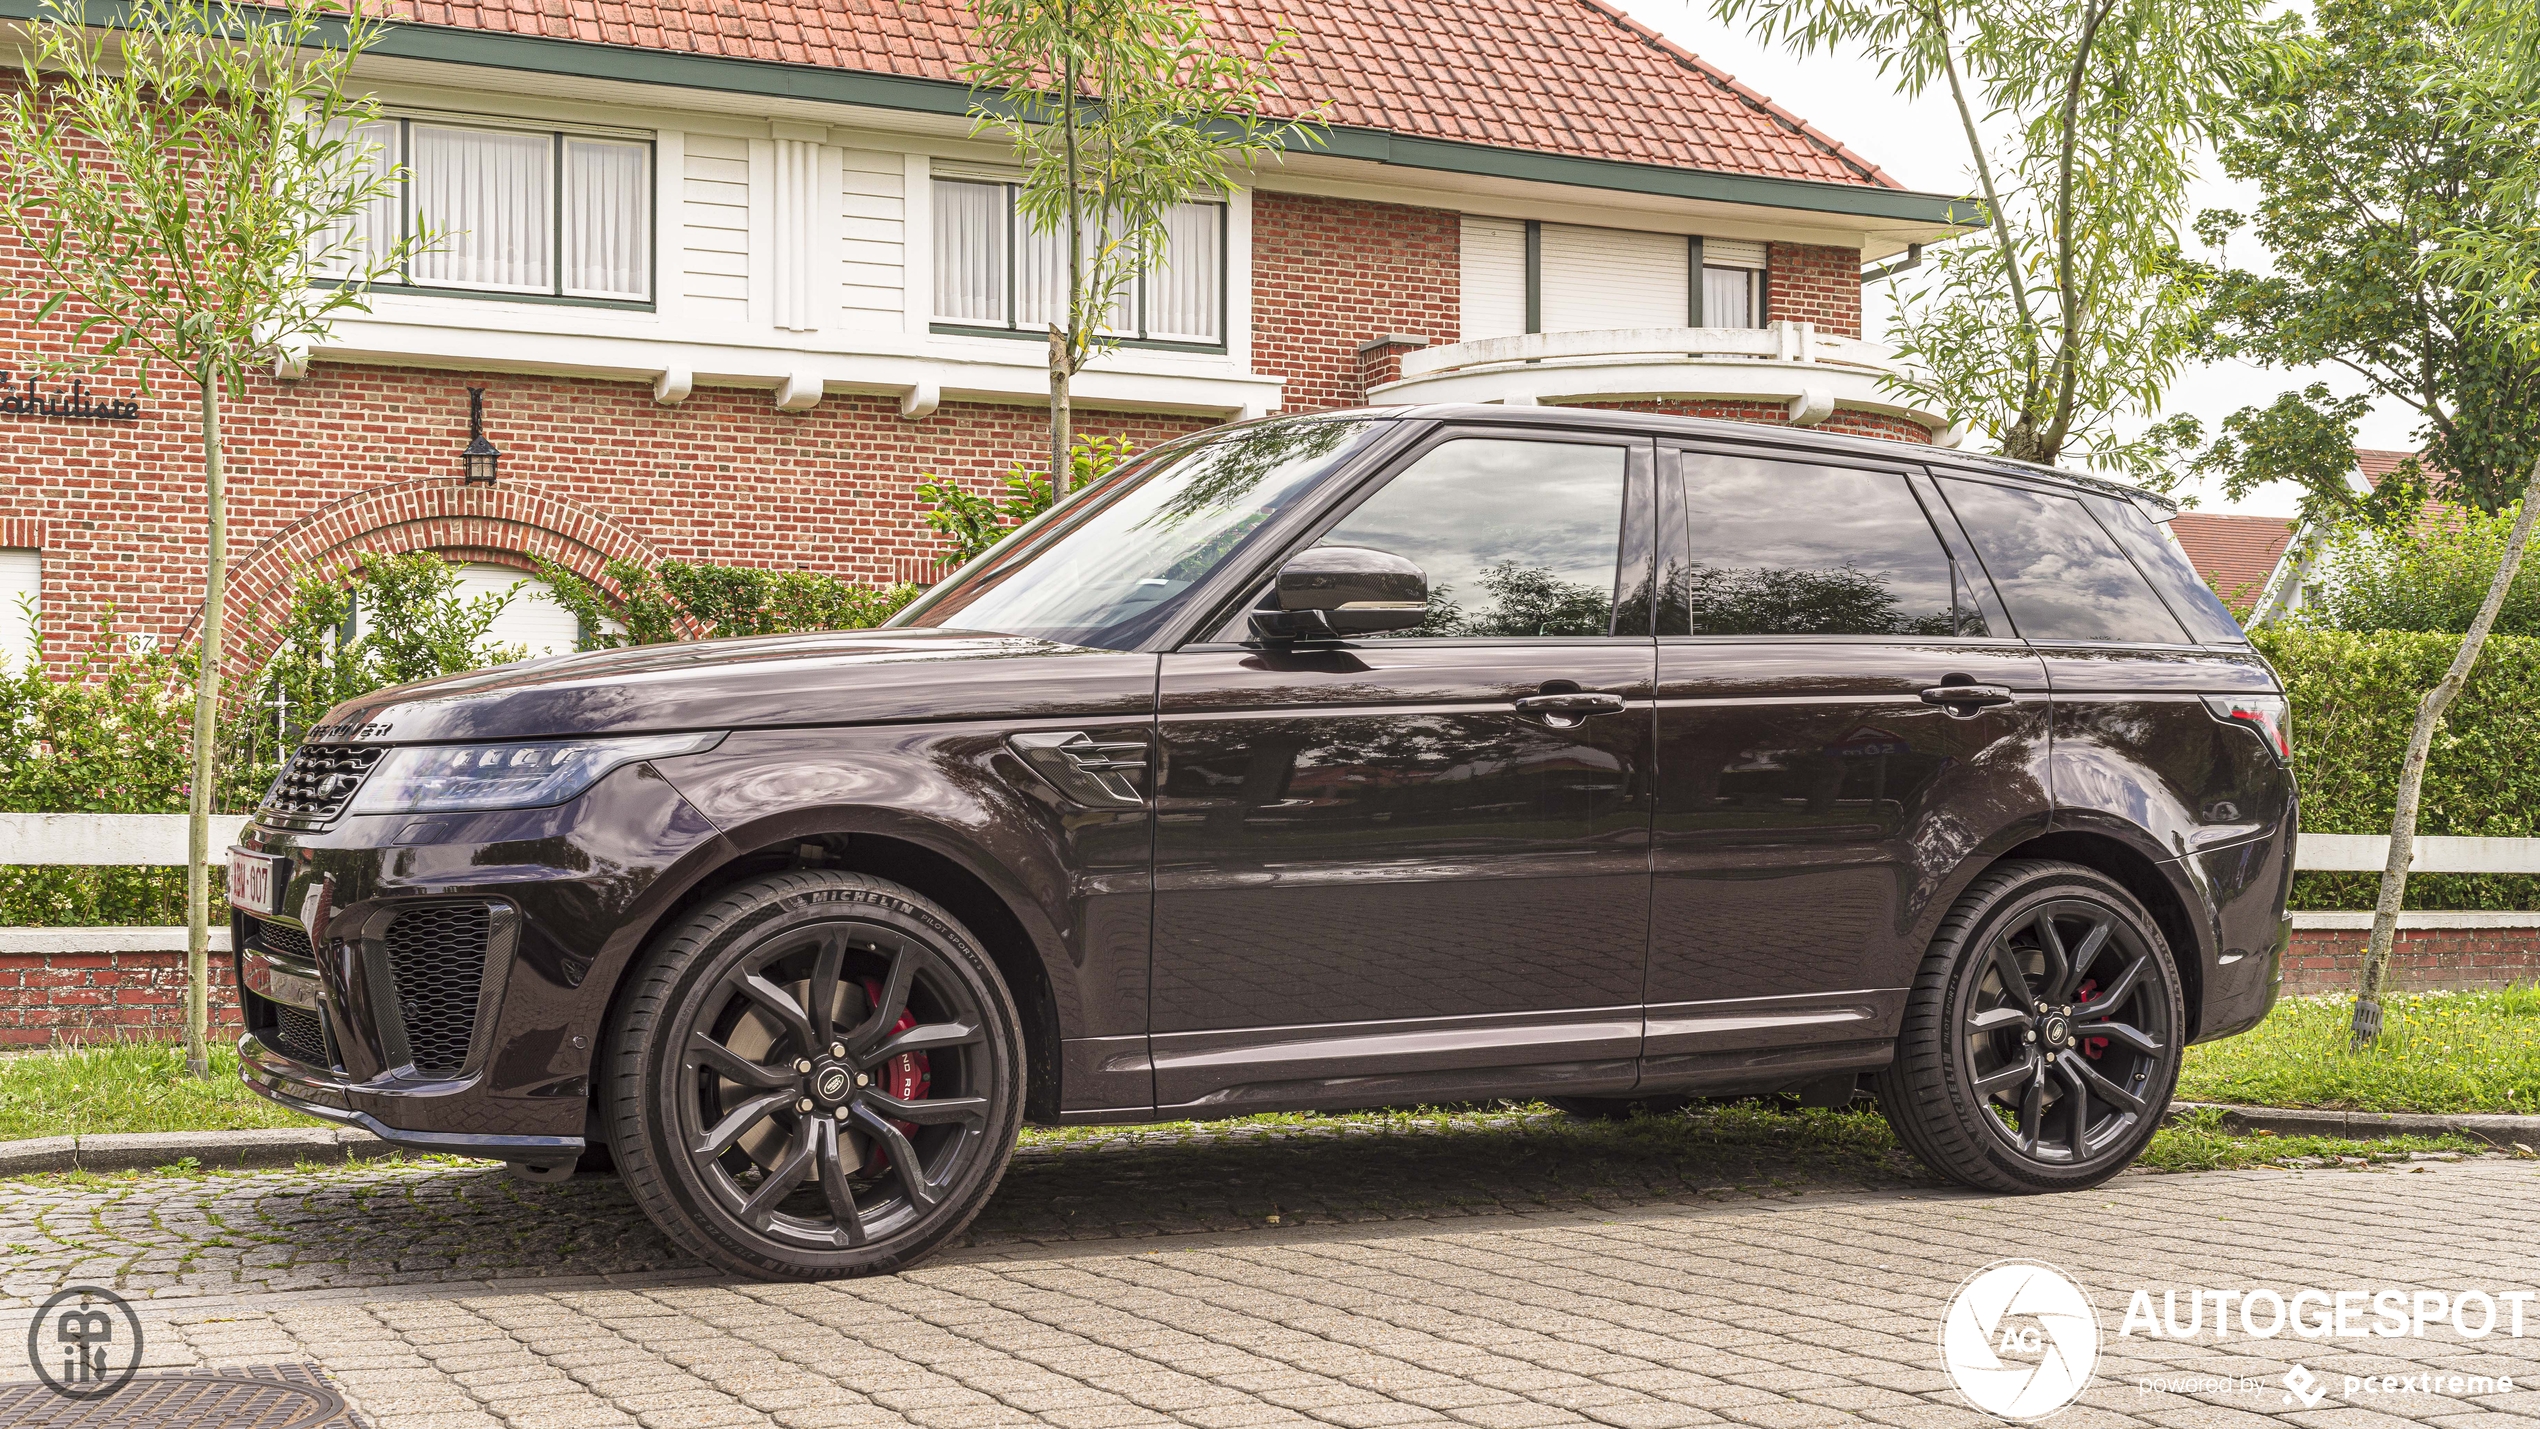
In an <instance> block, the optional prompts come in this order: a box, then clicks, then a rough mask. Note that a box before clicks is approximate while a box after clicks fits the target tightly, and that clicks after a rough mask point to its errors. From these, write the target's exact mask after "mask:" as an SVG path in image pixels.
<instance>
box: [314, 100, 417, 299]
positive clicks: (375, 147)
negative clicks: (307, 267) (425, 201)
mask: <svg viewBox="0 0 2540 1429" xmlns="http://www.w3.org/2000/svg"><path fill="white" fill-rule="evenodd" d="M326 137H327V138H329V139H339V140H347V141H349V143H348V147H349V148H350V149H351V151H352V152H353V153H354V154H357V155H359V158H358V159H356V160H355V163H354V165H353V171H354V173H355V174H357V175H358V176H359V181H360V182H363V183H368V182H370V181H371V180H372V179H374V178H376V177H377V176H378V175H380V174H382V173H385V172H386V171H388V170H389V169H391V168H394V167H396V165H397V162H398V154H397V121H396V120H394V119H377V120H373V121H371V122H370V123H367V124H353V123H349V122H347V121H345V120H342V119H337V120H334V121H332V122H330V123H329V124H328V125H327V126H326ZM402 207H403V206H402V204H401V203H400V202H399V195H398V193H397V190H396V189H395V188H393V187H392V188H390V189H388V190H387V191H386V192H384V193H382V194H380V195H379V196H378V197H377V198H374V199H372V200H371V201H370V202H369V203H368V204H366V205H364V206H363V208H362V211H361V212H360V213H358V214H355V215H354V216H353V217H352V218H350V219H348V220H346V221H345V222H342V223H338V224H334V225H332V226H330V227H329V228H328V229H327V230H326V236H325V238H323V239H321V240H320V241H319V244H318V250H319V251H320V252H321V253H323V252H326V251H328V250H332V249H335V248H336V245H337V244H338V243H339V242H340V241H342V240H344V239H347V238H349V239H350V240H351V245H350V246H351V247H352V249H354V250H355V251H354V252H349V253H347V252H342V251H341V250H338V256H336V257H335V258H333V259H331V260H325V261H321V262H319V263H318V265H317V271H318V272H321V273H324V274H327V275H328V276H330V277H343V276H344V275H346V274H348V273H350V272H352V271H353V270H354V269H355V268H358V267H359V266H361V264H362V262H363V260H364V259H365V258H366V257H367V255H369V254H373V253H385V252H387V251H388V250H390V249H392V248H394V247H396V246H397V237H398V231H399V227H400V225H401V224H402V223H403V222H404V221H405V215H404V214H403V213H402V212H401V209H402Z"/></svg>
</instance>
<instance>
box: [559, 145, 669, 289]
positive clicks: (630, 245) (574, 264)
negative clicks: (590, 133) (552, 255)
mask: <svg viewBox="0 0 2540 1429" xmlns="http://www.w3.org/2000/svg"><path fill="white" fill-rule="evenodd" d="M646 158H647V150H646V148H645V146H644V145H642V144H622V143H613V142H610V141H608V140H604V139H567V140H565V141H564V290H565V292H566V293H567V294H569V295H571V296H573V297H577V298H633V299H635V300H637V301H641V300H643V299H645V298H648V297H651V296H652V280H653V245H652V223H651V221H650V220H651V217H652V176H651V174H650V172H649V170H650V168H651V165H650V164H649V163H647V162H646Z"/></svg>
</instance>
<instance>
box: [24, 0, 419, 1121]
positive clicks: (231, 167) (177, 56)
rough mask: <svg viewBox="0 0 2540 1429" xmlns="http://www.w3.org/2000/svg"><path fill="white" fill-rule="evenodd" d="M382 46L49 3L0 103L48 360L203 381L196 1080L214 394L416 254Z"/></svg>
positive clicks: (237, 10)
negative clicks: (394, 230)
mask: <svg viewBox="0 0 2540 1429" xmlns="http://www.w3.org/2000/svg"><path fill="white" fill-rule="evenodd" d="M379 35H380V26H379V25H378V23H377V22H376V21H374V20H372V19H370V18H368V17H367V16H365V15H362V14H360V13H358V12H351V11H346V10H344V9H342V8H341V7H340V6H336V5H333V4H331V3H329V0H288V3H287V4H285V5H274V6H241V5H230V4H222V3H217V0H131V3H130V5H129V7H128V8H127V9H126V10H125V12H124V15H123V17H122V19H121V21H120V27H119V29H117V30H107V29H104V28H99V29H94V30H92V29H89V28H87V26H86V24H85V21H84V16H83V12H82V6H81V5H80V4H79V3H78V0H48V3H47V9H46V13H45V14H44V15H43V16H42V17H41V18H39V19H38V20H37V21H36V22H35V23H34V24H33V25H32V26H31V27H30V30H29V33H28V36H27V40H26V62H25V73H24V76H23V79H22V82H21V83H20V84H19V85H18V86H17V87H16V89H15V91H14V93H12V94H11V95H9V96H8V101H7V104H6V106H5V108H0V235H5V236H6V237H8V238H9V239H12V240H14V241H15V243H16V244H17V246H18V247H19V248H20V249H22V250H23V251H24V252H25V253H26V254H27V255H28V256H29V257H31V258H32V259H33V260H34V261H33V262H32V264H30V265H29V268H28V270H27V274H26V276H25V277H24V278H23V279H21V280H20V284H19V286H20V289H21V291H25V290H33V291H34V292H35V293H40V294H41V296H42V305H41V307H39V308H38V310H37V311H36V313H35V316H34V319H33V321H32V322H31V323H29V325H28V326H29V327H30V328H40V327H42V326H43V325H44V324H45V323H46V322H48V321H51V320H53V319H54V318H55V317H56V315H59V316H60V317H61V318H62V319H63V320H64V321H65V322H69V323H72V324H74V326H73V327H72V328H71V332H70V337H71V342H70V344H69V347H70V349H71V351H72V353H73V354H74V355H73V356H72V357H69V358H65V359H62V360H60V361H59V362H57V363H55V364H53V365H55V366H60V367H84V368H95V367H98V366H104V365H114V366H117V367H119V368H129V369H130V370H131V371H132V372H133V373H134V376H135V380H136V382H137V383H138V384H139V386H140V388H141V390H142V391H143V393H144V394H147V393H148V392H149V391H150V388H151V383H152V380H153V376H154V373H155V372H156V371H157V370H158V369H160V368H162V367H164V368H168V369H173V370H174V372H175V373H176V374H177V376H178V378H179V380H181V381H182V382H184V383H187V384H190V385H191V387H192V389H193V396H194V406H195V410H196V415H197V422H198V426H199V430H200V437H201V443H202V452H203V494H204V502H205V508H206V509H205V558H204V568H203V611H202V619H201V622H200V629H201V631H202V638H201V642H200V644H199V645H198V647H197V648H196V649H195V650H194V651H193V652H192V657H193V660H194V728H193V735H192V738H193V751H192V753H193V777H192V781H191V783H192V788H191V790H190V791H189V797H188V813H189V815H190V822H189V826H188V827H189V834H188V837H187V872H186V903H187V911H186V922H187V929H186V974H187V987H186V997H185V1059H186V1066H187V1069H188V1070H189V1071H191V1072H193V1073H194V1074H195V1075H197V1076H204V1075H208V1074H209V1072H210V1069H211V1062H210V1054H209V1048H208V1044H207V1040H206V1023H207V1021H208V1012H209V1009H208V1006H207V1003H206V997H207V989H208V987H209V956H208V950H209V947H210V916H211V911H210V910H211V888H210V881H209V877H208V874H207V871H206V870H207V865H208V864H209V863H210V861H211V859H212V856H213V852H214V851H213V849H212V847H211V812H212V798H213V791H214V788H215V785H216V779H215V777H214V776H215V770H214V762H215V757H216V751H217V750H218V748H219V746H220V741H219V739H218V738H217V737H216V732H217V726H218V721H219V715H220V671H221V641H222V636H223V633H224V631H223V625H222V616H223V609H222V603H223V600H224V598H225V596H226V594H227V579H228V562H229V533H228V522H229V507H228V485H227V473H226V471H225V469H224V464H223V460H222V456H223V445H222V437H221V401H222V398H223V397H224V396H227V397H228V398H230V399H231V400H232V401H236V400H239V399H241V398H243V397H244V396H245V394H246V390H247V376H248V372H249V369H250V368H251V367H253V366H255V365H256V364H257V363H258V362H260V361H266V360H270V357H271V355H272V354H273V353H274V352H276V351H277V350H280V349H284V348H289V347H297V346H299V345H301V344H304V343H306V342H308V341H310V340H314V339H317V338H321V337H323V336H324V334H325V332H326V330H327V327H328V324H329V321H330V320H331V319H332V318H333V317H334V316H335V315H336V314H338V313H340V312H343V311H344V310H346V309H359V308H362V307H363V306H364V302H365V293H366V290H367V289H368V287H369V285H370V283H371V282H372V281H373V280H375V279H377V278H380V277H384V276H387V275H389V274H391V273H394V272H396V271H398V270H399V269H400V268H401V267H402V266H403V264H404V262H405V261H406V259H407V257H408V255H409V253H410V252H411V251H412V250H413V249H414V247H415V246H416V242H417V240H416V239H414V238H406V239H401V240H399V241H397V242H395V243H393V244H378V245H368V244H366V242H365V239H366V234H365V232H364V228H365V225H364V224H362V222H361V220H362V218H363V217H364V216H365V214H366V213H368V212H369V210H370V209H371V206H372V204H373V202H374V201H375V200H378V199H380V198H381V197H383V196H385V195H387V194H389V193H390V192H392V186H393V185H394V184H395V183H397V182H398V181H399V180H400V179H401V178H402V175H401V173H400V172H399V171H397V170H396V169H394V168H393V167H391V166H389V165H387V164H384V163H382V162H380V157H379V154H378V152H377V150H376V149H375V148H374V147H372V146H370V145H369V144H367V143H365V142H364V141H363V139H362V137H361V130H360V129H359V127H358V126H360V125H362V124H363V123H365V122H367V121H370V120H373V119H375V118H376V117H377V114H378V110H377V106H376V105H375V104H374V103H373V102H372V101H371V100H369V99H368V98H366V97H362V96H357V95H354V94H351V93H349V92H348V91H347V87H346V81H347V80H348V78H349V76H350V74H351V70H352V67H353V64H354V61H355V60H356V59H358V58H359V57H360V56H361V54H362V53H363V52H364V51H365V50H367V49H369V48H370V46H371V45H372V44H373V43H374V42H375V41H376V40H377V39H378V37H379Z"/></svg>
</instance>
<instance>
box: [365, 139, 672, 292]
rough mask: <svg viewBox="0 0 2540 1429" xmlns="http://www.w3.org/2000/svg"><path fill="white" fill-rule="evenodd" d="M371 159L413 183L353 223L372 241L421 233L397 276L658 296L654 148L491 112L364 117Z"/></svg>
mask: <svg viewBox="0 0 2540 1429" xmlns="http://www.w3.org/2000/svg"><path fill="white" fill-rule="evenodd" d="M355 134H356V137H357V138H358V139H359V140H360V141H361V142H362V143H364V144H365V145H366V146H367V149H368V153H369V155H370V162H371V163H373V164H375V165H379V166H381V167H386V166H389V165H395V164H400V163H402V164H404V165H405V166H406V179H405V182H404V183H402V184H400V185H398V186H396V188H395V189H394V190H392V191H391V192H389V193H387V194H384V195H382V196H381V197H380V198H379V199H378V200H377V201H376V202H374V203H373V204H372V205H371V206H370V208H369V210H368V211H367V212H365V213H363V214H362V215H361V216H360V217H359V218H357V219H355V220H354V221H353V223H352V224H351V225H350V227H351V230H352V233H353V236H354V238H355V239H356V241H357V242H359V243H360V244H362V245H363V246H364V247H365V248H371V249H373V250H377V249H384V248H386V247H389V246H391V245H393V244H394V243H396V242H397V240H398V239H399V238H400V237H402V236H403V235H405V234H409V233H414V232H418V231H420V232H423V233H425V234H427V235H429V236H430V237H431V239H432V246H431V248H430V249H429V250H428V251H425V252H423V253H419V254H417V255H416V256H415V257H413V258H412V259H411V260H409V261H408V263H407V265H406V268H405V271H404V272H403V273H402V274H401V275H400V276H401V277H402V278H403V280H404V282H406V283H407V284H410V285H412V286H414V287H417V288H430V289H440V290H447V291H457V292H470V293H499V294H508V295H515V296H523V297H532V298H556V299H564V300H578V301H585V302H599V303H648V302H650V301H652V296H653V244H652V233H653V183H652V166H653V146H652V144H651V143H650V142H648V141H645V140H639V139H626V138H616V137H610V136H606V135H597V134H589V133H578V132H573V131H568V130H558V129H523V128H514V127H509V126H502V125H497V124H493V123H488V122H478V121H456V120H442V119H424V118H401V119H381V120H378V121H376V122H373V123H369V124H363V125H359V126H356V128H355Z"/></svg>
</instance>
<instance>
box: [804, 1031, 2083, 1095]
mask: <svg viewBox="0 0 2540 1429" xmlns="http://www.w3.org/2000/svg"><path fill="white" fill-rule="evenodd" d="M2040 1035H2041V1036H2043V1037H2044V1038H2045V1039H2046V1045H2048V1046H2050V1047H2061V1046H2064V1045H2065V1044H2067V1043H2069V1042H2071V1041H2072V1039H2073V1029H2072V1024H2071V1023H2069V1022H2067V1021H2065V1020H2064V1019H2063V1018H2062V1017H2061V1016H2055V1017H2049V1018H2047V1019H2046V1025H2045V1027H2044V1028H2042V1029H2041V1030H2040ZM823 1085H826V1082H825V1081H824V1083H823Z"/></svg>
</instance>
